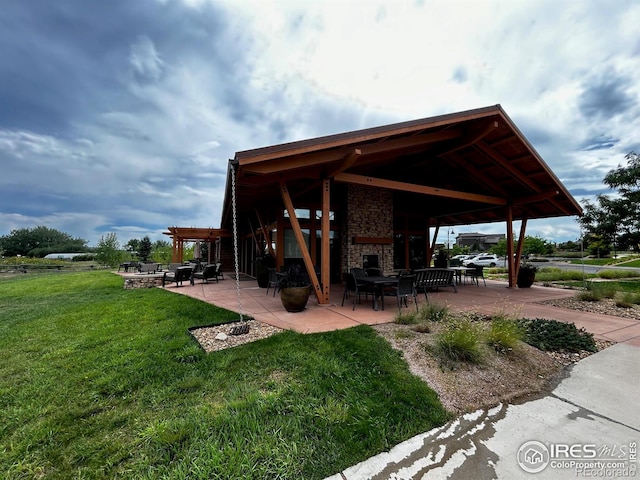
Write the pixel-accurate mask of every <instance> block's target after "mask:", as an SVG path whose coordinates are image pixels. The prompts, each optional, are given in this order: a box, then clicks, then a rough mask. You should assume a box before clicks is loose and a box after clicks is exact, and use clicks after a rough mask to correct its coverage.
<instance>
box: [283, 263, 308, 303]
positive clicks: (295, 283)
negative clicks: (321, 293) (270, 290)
mask: <svg viewBox="0 0 640 480" xmlns="http://www.w3.org/2000/svg"><path fill="white" fill-rule="evenodd" d="M303 272H304V270H303V269H302V267H301V266H300V265H299V264H297V263H296V264H293V265H291V266H290V267H289V269H288V270H287V272H286V275H285V276H284V278H282V280H281V281H280V300H281V301H282V305H283V306H284V308H285V310H286V311H287V312H301V311H302V310H304V307H306V305H307V301H308V300H309V294H310V293H311V285H310V284H309V280H308V279H307V278H306V275H304V273H303Z"/></svg>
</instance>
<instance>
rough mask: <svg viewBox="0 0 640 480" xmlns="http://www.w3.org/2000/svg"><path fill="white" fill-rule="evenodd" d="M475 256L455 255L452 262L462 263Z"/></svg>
mask: <svg viewBox="0 0 640 480" xmlns="http://www.w3.org/2000/svg"><path fill="white" fill-rule="evenodd" d="M473 256H474V255H462V254H460V255H454V256H453V257H451V260H460V261H461V262H462V261H463V260H466V259H467V258H471V257H473Z"/></svg>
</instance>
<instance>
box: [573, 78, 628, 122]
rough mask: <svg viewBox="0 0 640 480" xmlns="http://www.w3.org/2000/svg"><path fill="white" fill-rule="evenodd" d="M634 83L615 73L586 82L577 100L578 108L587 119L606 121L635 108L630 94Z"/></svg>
mask: <svg viewBox="0 0 640 480" xmlns="http://www.w3.org/2000/svg"><path fill="white" fill-rule="evenodd" d="M633 85H634V81H633V80H632V79H631V78H627V77H626V76H619V75H617V74H616V73H615V72H610V73H607V74H606V75H601V76H599V77H597V78H595V79H591V80H588V81H587V82H586V83H585V85H584V87H583V88H584V89H583V92H582V94H581V95H580V98H579V104H578V105H579V108H580V112H581V113H582V115H584V116H585V117H587V118H603V119H608V118H611V117H614V116H616V115H620V114H624V113H626V112H628V111H629V110H632V109H634V108H635V107H636V104H637V99H636V98H635V97H634V95H633V94H632V93H631V92H630V88H631V87H632V86H633Z"/></svg>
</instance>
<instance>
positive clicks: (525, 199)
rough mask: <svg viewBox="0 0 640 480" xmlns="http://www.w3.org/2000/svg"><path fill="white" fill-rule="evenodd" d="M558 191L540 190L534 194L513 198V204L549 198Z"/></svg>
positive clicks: (523, 203)
mask: <svg viewBox="0 0 640 480" xmlns="http://www.w3.org/2000/svg"><path fill="white" fill-rule="evenodd" d="M559 194H560V192H559V191H558V190H552V191H549V192H540V193H537V194H535V195H529V196H528V197H522V198H516V199H514V200H513V205H514V206H516V205H527V204H528V203H531V202H539V201H541V200H549V199H550V198H553V197H555V196H556V195H559Z"/></svg>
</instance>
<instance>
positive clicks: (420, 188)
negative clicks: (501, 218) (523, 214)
mask: <svg viewBox="0 0 640 480" xmlns="http://www.w3.org/2000/svg"><path fill="white" fill-rule="evenodd" d="M334 178H335V181H336V182H344V183H355V184H358V185H369V186H372V187H380V188H387V189H390V190H398V191H402V192H411V193H419V194H423V195H433V196H437V197H446V198H457V199H459V200H469V201H472V202H481V203H490V204H493V205H506V204H507V200H506V199H504V198H501V197H493V196H490V195H480V194H477V193H469V192H458V191H455V190H447V189H444V188H436V187H428V186H426V185H416V184H414V183H406V182H396V181H394V180H386V179H383V178H373V177H366V176H363V175H354V174H352V173H339V174H338V175H336V176H335V177H334Z"/></svg>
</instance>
